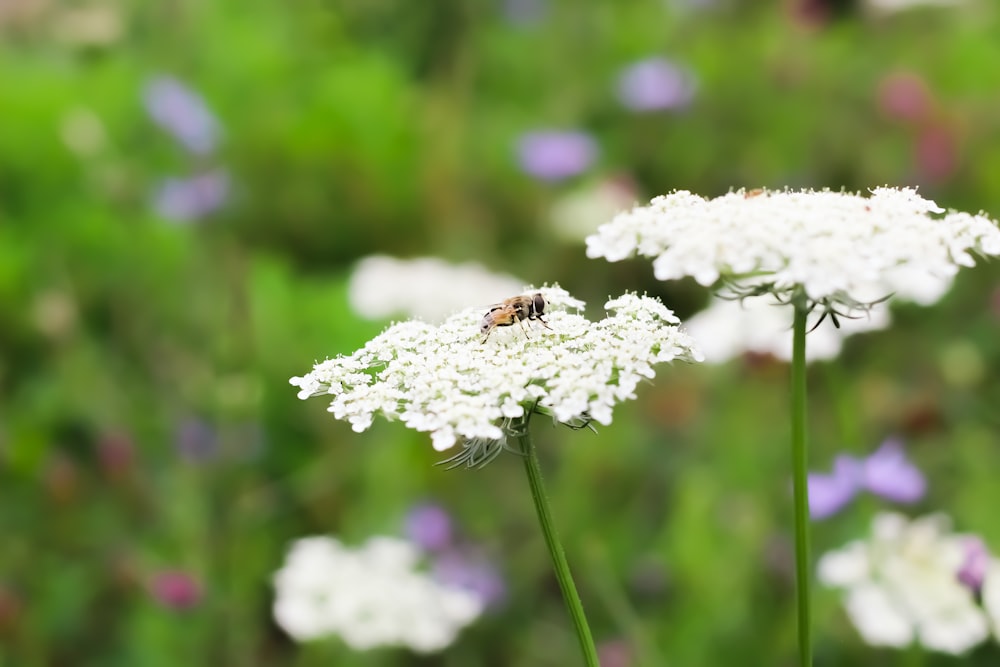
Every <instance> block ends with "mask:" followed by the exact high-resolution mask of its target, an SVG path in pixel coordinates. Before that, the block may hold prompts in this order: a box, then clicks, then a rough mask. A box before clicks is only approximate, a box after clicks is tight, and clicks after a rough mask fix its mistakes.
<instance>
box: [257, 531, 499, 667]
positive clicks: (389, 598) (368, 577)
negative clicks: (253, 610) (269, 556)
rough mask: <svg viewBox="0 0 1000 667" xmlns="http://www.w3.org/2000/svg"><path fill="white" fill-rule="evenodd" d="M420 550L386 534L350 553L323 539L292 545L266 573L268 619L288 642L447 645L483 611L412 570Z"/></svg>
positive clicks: (474, 600) (475, 601) (424, 648)
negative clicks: (269, 577)
mask: <svg viewBox="0 0 1000 667" xmlns="http://www.w3.org/2000/svg"><path fill="white" fill-rule="evenodd" d="M420 560H421V552H420V550H419V549H418V548H417V547H416V546H415V545H414V544H412V543H410V542H407V541H406V540H402V539H399V538H394V537H374V538H371V539H369V540H368V541H367V542H366V543H365V544H364V545H363V546H360V547H357V548H350V547H347V546H344V545H343V544H341V543H340V542H339V541H338V540H336V539H334V538H331V537H309V538H304V539H301V540H298V541H296V542H295V543H294V544H293V545H292V548H291V549H290V550H289V552H288V554H287V556H286V558H285V564H284V566H283V567H282V568H281V569H280V570H278V571H277V572H276V573H275V575H274V588H275V601H274V618H275V620H276V621H277V623H278V625H279V626H281V628H282V629H283V630H284V631H285V632H287V633H288V634H289V635H290V636H291V637H292V638H294V639H296V640H298V641H308V640H312V639H318V638H321V637H328V636H331V635H336V636H338V637H340V638H341V639H343V641H344V642H345V643H346V644H347V645H348V646H350V647H351V648H352V649H355V650H358V651H363V650H367V649H371V648H375V647H379V646H405V647H407V648H409V649H411V650H413V651H417V652H420V653H429V652H433V651H439V650H441V649H443V648H445V647H447V646H448V645H449V644H451V643H452V642H453V641H454V640H455V637H456V636H457V635H458V633H459V631H460V630H461V629H462V628H464V627H465V626H467V625H469V624H470V623H472V622H473V621H474V620H476V618H478V617H479V615H480V614H481V613H482V610H483V603H482V601H481V599H480V598H479V597H478V596H477V595H476V594H475V593H473V592H470V591H468V590H464V589H462V588H457V587H451V586H444V585H442V584H440V583H438V582H437V581H435V580H434V579H433V578H432V577H431V576H430V575H429V574H427V573H426V572H424V571H422V570H421V569H420Z"/></svg>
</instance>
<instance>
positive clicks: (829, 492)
mask: <svg viewBox="0 0 1000 667" xmlns="http://www.w3.org/2000/svg"><path fill="white" fill-rule="evenodd" d="M863 490H867V491H869V492H871V493H874V494H875V495H877V496H881V497H882V498H885V499H886V500H891V501H893V502H897V503H904V504H905V503H913V502H916V501H918V500H920V499H921V498H922V497H923V496H924V493H925V492H926V490H927V482H926V480H925V479H924V475H923V473H921V472H920V470H919V469H918V468H917V467H916V466H914V465H913V463H912V462H911V461H910V460H909V459H907V458H906V454H905V452H904V451H903V444H902V443H901V442H900V441H899V440H898V439H896V438H890V439H888V440H886V441H885V442H883V443H882V446H881V447H879V448H878V449H877V450H876V451H875V452H874V453H873V454H872V455H871V456H868V457H867V458H864V459H859V458H857V457H854V456H846V455H841V456H838V457H837V459H836V460H835V461H834V465H833V472H832V473H830V474H828V475H827V474H822V473H809V513H810V515H811V516H812V518H813V519H825V518H826V517H829V516H832V515H834V514H836V513H837V512H839V511H840V510H841V509H843V508H844V507H845V506H846V505H847V504H848V503H849V502H850V501H851V500H853V499H854V496H856V495H857V494H858V493H859V492H860V491H863Z"/></svg>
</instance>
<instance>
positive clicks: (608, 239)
mask: <svg viewBox="0 0 1000 667" xmlns="http://www.w3.org/2000/svg"><path fill="white" fill-rule="evenodd" d="M942 213H944V209H942V208H940V207H938V206H937V205H936V204H935V203H934V202H933V201H930V200H927V199H924V198H922V197H920V196H919V195H918V194H917V192H916V190H914V189H912V188H901V189H895V188H875V189H874V190H873V191H872V194H871V196H870V197H864V196H862V195H859V194H851V193H846V192H831V191H828V190H823V191H810V190H803V191H790V190H789V191H780V192H779V191H751V192H744V191H738V192H731V193H729V194H726V195H723V196H721V197H716V198H715V199H705V198H703V197H699V196H698V195H694V194H692V193H690V192H686V191H678V192H674V193H671V194H668V195H665V196H661V197H657V198H655V199H653V200H652V202H650V204H649V205H648V206H640V207H636V208H634V209H632V210H631V211H625V212H622V213H619V214H618V215H617V216H616V217H615V218H614V219H613V220H612V221H611V222H608V223H606V224H604V225H602V226H601V227H600V228H599V229H598V230H597V233H596V234H593V235H592V236H590V237H589V238H588V239H587V255H588V256H589V257H604V258H606V259H608V260H609V261H612V262H614V261H619V260H622V259H625V258H627V257H629V256H632V255H641V256H643V257H652V258H654V259H653V270H654V273H655V275H656V277H657V278H658V279H660V280H673V279H676V278H681V277H683V276H692V277H693V278H694V279H695V280H697V281H698V282H699V283H701V284H702V285H706V286H709V285H716V286H725V287H728V288H730V291H731V292H733V293H734V294H735V295H737V296H747V295H752V294H765V293H771V294H774V295H775V296H776V297H777V298H778V299H779V300H780V301H783V302H787V301H790V300H791V299H792V298H793V297H794V296H795V295H796V294H797V293H798V292H799V291H802V292H804V294H805V297H806V298H807V300H808V303H809V306H810V309H811V308H813V307H815V306H820V307H821V311H822V312H824V313H831V314H833V315H837V314H847V315H851V314H854V313H857V312H858V311H859V310H860V311H864V310H866V309H867V308H868V307H869V306H870V305H871V304H873V303H875V302H877V301H880V300H882V299H884V298H885V297H887V296H888V295H890V294H892V293H896V294H898V295H900V296H902V297H908V298H912V299H913V300H916V301H921V302H924V303H926V302H928V301H932V300H934V299H936V298H937V297H938V296H940V295H941V293H942V290H941V287H942V286H943V287H945V288H946V287H947V286H948V284H949V282H950V279H951V277H952V276H954V275H955V273H956V272H957V271H958V269H959V267H961V266H972V265H973V264H974V263H975V260H974V255H976V254H979V255H1000V229H998V228H997V224H996V222H994V221H993V220H990V219H989V218H987V217H986V216H984V215H970V214H968V213H961V212H949V213H947V214H945V215H943V216H940V215H938V214H942ZM928 278H930V279H931V285H933V286H937V289H936V290H932V291H934V292H935V293H933V294H931V293H927V292H928V290H930V288H929V287H928V286H927V284H926V281H927V279H928ZM914 292H916V293H914Z"/></svg>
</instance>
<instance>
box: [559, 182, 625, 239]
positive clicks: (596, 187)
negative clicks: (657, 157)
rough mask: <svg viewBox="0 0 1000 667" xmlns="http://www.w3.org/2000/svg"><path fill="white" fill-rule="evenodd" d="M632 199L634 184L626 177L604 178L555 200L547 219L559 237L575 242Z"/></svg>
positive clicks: (623, 207)
mask: <svg viewBox="0 0 1000 667" xmlns="http://www.w3.org/2000/svg"><path fill="white" fill-rule="evenodd" d="M635 201H636V195H635V187H634V186H633V185H632V183H631V182H630V181H629V180H628V179H627V178H623V177H619V178H605V179H604V180H601V181H597V182H596V183H587V184H586V185H583V186H581V187H579V188H577V189H575V190H572V191H571V192H569V193H567V194H565V195H563V196H562V197H560V198H559V199H557V200H556V202H555V203H554V204H553V205H552V208H551V209H549V222H550V223H551V225H552V231H553V233H554V234H555V235H556V236H558V237H559V238H560V239H562V240H565V241H570V242H573V243H579V242H580V241H582V240H583V239H584V238H586V237H587V235H588V234H590V232H591V231H593V229H594V228H595V227H597V226H598V225H599V224H601V223H602V222H604V221H605V220H607V219H608V218H611V217H613V216H614V215H615V214H616V213H618V212H619V211H621V210H622V209H625V208H629V207H630V206H633V205H634V204H635Z"/></svg>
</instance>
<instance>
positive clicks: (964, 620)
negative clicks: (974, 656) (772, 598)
mask: <svg viewBox="0 0 1000 667" xmlns="http://www.w3.org/2000/svg"><path fill="white" fill-rule="evenodd" d="M977 541H978V540H977V538H975V537H973V536H970V535H961V534H956V533H952V532H950V523H949V521H948V519H947V518H946V517H944V516H943V515H940V514H936V515H931V516H926V517H923V518H920V519H916V520H914V521H912V522H911V521H908V520H907V519H906V517H904V516H902V515H899V514H895V513H890V512H885V513H881V514H879V515H877V516H876V517H875V519H874V521H873V524H872V535H871V537H870V539H868V540H866V541H856V542H852V543H850V544H848V545H847V546H845V547H844V548H843V549H841V550H839V551H833V552H830V553H827V554H825V555H824V556H823V557H822V558H821V559H820V561H819V565H818V569H819V580H820V581H821V582H822V583H823V584H825V585H827V586H831V587H836V588H841V589H843V590H844V592H845V597H844V606H845V609H846V611H847V614H848V616H849V617H850V619H851V622H852V623H853V624H854V626H855V627H856V628H857V629H858V632H860V633H861V635H862V637H863V638H864V639H865V641H866V642H868V643H869V644H872V645H875V646H893V647H898V648H902V647H905V646H908V645H909V644H911V643H912V642H914V641H916V642H918V643H919V644H921V645H922V646H924V647H926V648H928V649H931V650H933V651H939V652H943V653H952V654H960V653H964V652H965V651H967V650H969V649H970V648H972V647H973V646H976V645H977V644H979V643H981V642H983V641H984V640H986V639H987V638H988V637H989V635H990V631H991V629H992V630H993V632H994V633H997V635H998V636H1000V562H998V561H996V559H993V558H989V560H988V564H987V565H986V566H985V567H984V568H983V570H984V572H985V577H984V579H983V581H984V583H983V584H982V590H981V593H982V606H980V605H979V604H977V603H976V599H975V595H974V593H973V591H972V590H971V589H970V587H969V586H967V585H963V583H962V582H961V581H960V577H959V572H960V570H961V569H962V568H963V565H964V564H965V563H966V562H967V558H968V554H969V547H970V545H974V544H976V543H977Z"/></svg>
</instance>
